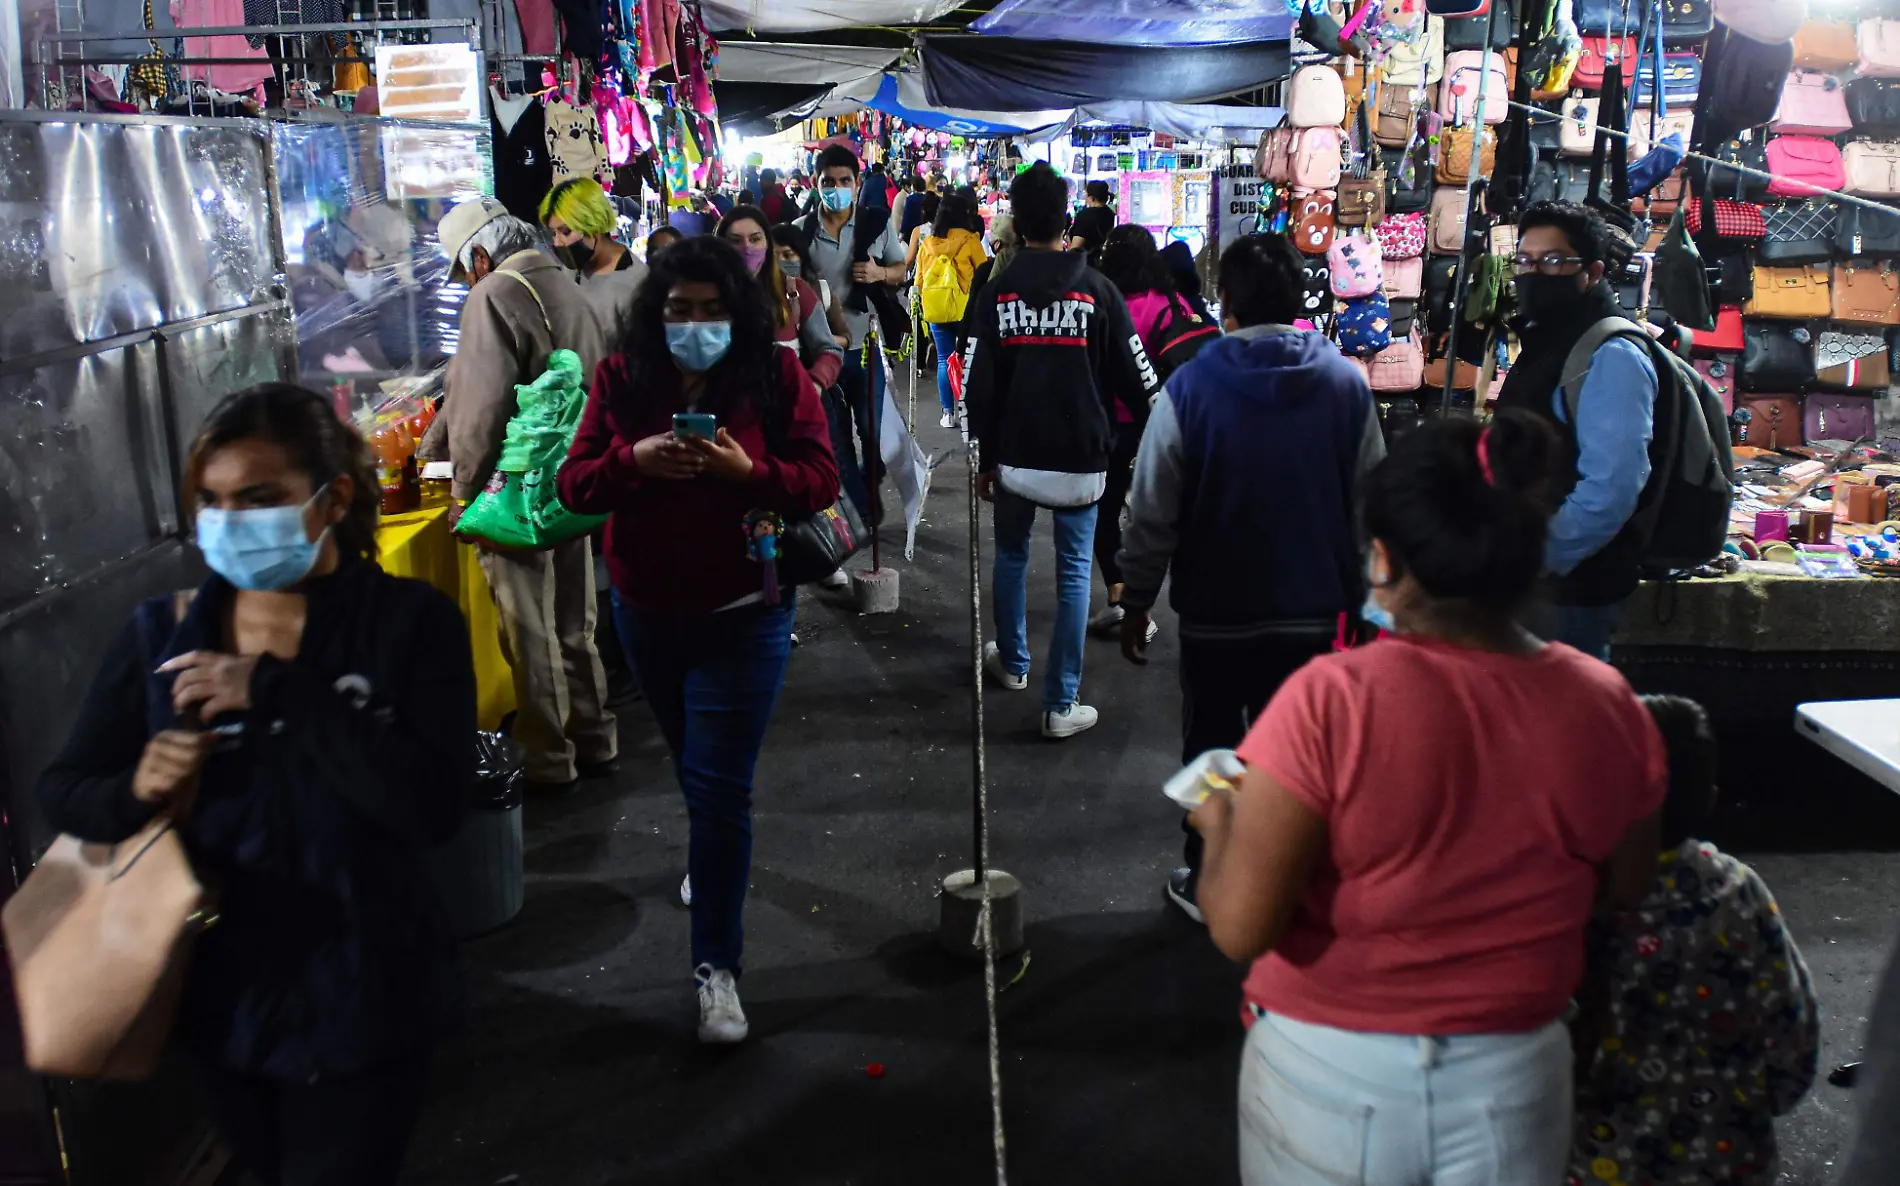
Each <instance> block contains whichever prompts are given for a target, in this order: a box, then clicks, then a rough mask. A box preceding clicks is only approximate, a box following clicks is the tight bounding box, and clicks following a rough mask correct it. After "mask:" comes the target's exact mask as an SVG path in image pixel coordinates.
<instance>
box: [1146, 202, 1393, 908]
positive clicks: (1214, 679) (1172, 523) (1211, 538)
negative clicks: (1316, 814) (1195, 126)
mask: <svg viewBox="0 0 1900 1186" xmlns="http://www.w3.org/2000/svg"><path fill="white" fill-rule="evenodd" d="M1302 293H1303V288H1302V284H1301V265H1300V257H1299V254H1298V253H1297V252H1295V251H1294V249H1293V246H1292V244H1290V243H1288V242H1287V240H1286V237H1285V236H1283V235H1271V234H1269V235H1251V236H1248V237H1246V238H1243V239H1240V240H1238V241H1236V242H1235V243H1234V245H1233V246H1231V247H1229V248H1228V249H1227V250H1226V252H1225V253H1223V254H1222V256H1221V261H1220V301H1221V313H1222V323H1223V326H1224V328H1225V329H1226V330H1227V334H1226V336H1225V337H1222V338H1220V339H1219V340H1217V341H1214V342H1211V343H1209V344H1208V345H1207V346H1206V347H1205V348H1203V349H1202V350H1201V352H1200V353H1199V354H1197V355H1196V356H1195V357H1194V358H1193V359H1191V360H1189V361H1188V362H1187V363H1186V364H1185V365H1184V366H1182V367H1181V369H1179V370H1177V371H1176V372H1174V374H1173V375H1171V376H1169V378H1168V383H1167V386H1166V387H1165V388H1164V389H1163V390H1162V392H1161V394H1160V396H1159V397H1157V399H1156V400H1155V404H1154V408H1153V410H1152V411H1151V412H1150V413H1149V416H1148V426H1147V429H1146V431H1145V432H1144V433H1143V434H1142V438H1141V449H1140V452H1139V453H1138V454H1137V456H1136V462H1135V484H1134V488H1133V489H1132V490H1131V491H1130V492H1129V496H1128V513H1129V524H1128V527H1127V529H1126V530H1125V531H1124V532H1123V534H1122V547H1121V552H1120V553H1119V555H1118V557H1117V559H1118V560H1119V562H1120V564H1121V567H1122V580H1123V582H1124V588H1123V591H1122V606H1123V608H1124V609H1126V611H1127V617H1125V618H1124V619H1123V620H1122V653H1123V654H1124V655H1126V656H1127V657H1128V658H1129V659H1130V660H1131V661H1132V662H1135V663H1138V664H1139V663H1146V662H1147V661H1148V660H1147V657H1146V654H1145V652H1146V651H1147V646H1148V641H1147V640H1148V622H1149V618H1150V610H1151V609H1152V608H1153V606H1154V603H1155V599H1156V597H1158V596H1159V595H1160V592H1161V582H1162V580H1163V578H1165V577H1167V576H1168V575H1169V570H1170V569H1172V570H1173V583H1172V586H1171V590H1170V593H1169V603H1170V604H1171V605H1173V607H1174V610H1175V612H1176V613H1178V614H1179V615H1180V617H1181V626H1180V632H1181V701H1182V703H1181V760H1182V762H1183V763H1187V762H1191V761H1193V760H1194V759H1195V758H1197V757H1199V756H1200V755H1201V754H1202V753H1204V752H1206V751H1207V750H1210V749H1220V748H1225V747H1232V746H1236V745H1238V744H1240V741H1241V739H1242V738H1243V737H1245V736H1246V733H1247V728H1248V726H1249V725H1250V724H1252V722H1253V720H1254V718H1255V717H1257V716H1259V715H1260V712H1261V710H1262V709H1264V708H1265V707H1266V704H1267V701H1268V700H1270V699H1272V697H1273V694H1274V692H1275V691H1277V690H1278V689H1279V687H1280V684H1281V683H1282V682H1283V681H1284V680H1285V679H1286V678H1287V676H1289V675H1291V674H1293V672H1295V671H1297V670H1298V669H1299V668H1300V667H1301V666H1302V665H1304V664H1305V663H1306V661H1307V660H1308V659H1311V658H1313V657H1314V656H1316V655H1322V654H1325V653H1326V652H1327V651H1328V650H1329V649H1330V648H1331V646H1332V644H1333V640H1334V639H1335V638H1336V637H1337V635H1338V631H1339V628H1340V624H1341V622H1340V615H1342V614H1349V613H1356V612H1357V611H1358V609H1359V607H1360V605H1361V604H1362V603H1363V601H1364V600H1365V595H1366V587H1365V556H1364V541H1363V540H1362V539H1361V537H1360V531H1359V526H1358V524H1359V508H1358V503H1359V493H1360V486H1361V482H1362V480H1363V479H1364V477H1365V475H1366V474H1367V473H1368V472H1369V471H1370V470H1371V469H1372V467H1373V466H1374V465H1376V464H1378V462H1379V461H1380V460H1381V459H1382V458H1384V456H1385V438H1384V437H1383V436H1382V435H1381V434H1380V432H1379V418H1378V415H1377V414H1376V412H1375V410H1374V408H1373V403H1372V391H1371V389H1370V388H1369V387H1367V386H1366V380H1365V377H1364V375H1362V374H1361V372H1360V371H1359V368H1358V367H1355V366H1354V365H1353V364H1352V363H1350V362H1348V361H1347V360H1346V359H1345V358H1344V357H1343V356H1342V355H1341V354H1340V353H1339V349H1338V347H1336V346H1334V345H1333V344H1332V343H1331V342H1329V341H1327V340H1326V339H1325V338H1324V337H1321V336H1320V335H1319V334H1316V333H1311V332H1308V331H1305V330H1299V329H1295V328H1293V320H1294V318H1295V317H1297V316H1299V312H1300V302H1301V298H1302ZM1183 826H1184V827H1185V824H1184V825H1183ZM1187 836H1188V839H1187V846H1186V856H1187V865H1186V867H1184V868H1181V869H1177V870H1175V871H1174V873H1173V875H1172V876H1171V877H1169V879H1168V896H1169V898H1171V899H1172V900H1173V901H1174V902H1175V903H1176V904H1177V905H1179V906H1180V907H1181V909H1183V910H1185V911H1186V912H1187V913H1188V915H1189V916H1190V917H1192V918H1193V919H1194V920H1195V921H1196V922H1199V921H1200V920H1201V911H1200V907H1199V906H1198V905H1197V904H1196V902H1195V894H1196V890H1197V885H1198V881H1199V875H1200V857H1201V838H1200V835H1199V833H1196V832H1194V831H1193V830H1192V829H1187Z"/></svg>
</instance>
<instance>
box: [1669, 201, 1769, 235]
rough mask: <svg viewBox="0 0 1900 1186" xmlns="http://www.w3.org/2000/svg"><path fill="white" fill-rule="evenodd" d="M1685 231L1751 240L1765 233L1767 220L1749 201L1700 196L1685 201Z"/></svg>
mask: <svg viewBox="0 0 1900 1186" xmlns="http://www.w3.org/2000/svg"><path fill="white" fill-rule="evenodd" d="M1686 223H1687V225H1688V228H1689V233H1690V234H1692V235H1697V236H1702V235H1704V233H1705V232H1706V233H1707V235H1708V236H1709V237H1711V238H1716V239H1727V240H1732V241H1735V242H1739V243H1753V242H1755V241H1756V240H1758V239H1760V238H1761V237H1762V236H1763V235H1765V234H1767V233H1768V220H1767V218H1766V216H1764V215H1763V213H1762V208H1761V207H1760V206H1757V205H1755V203H1753V202H1734V201H1730V200H1729V199H1727V198H1703V199H1700V200H1696V201H1691V202H1689V204H1688V215H1687V218H1686Z"/></svg>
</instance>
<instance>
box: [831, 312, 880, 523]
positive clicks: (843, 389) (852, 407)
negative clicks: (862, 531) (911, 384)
mask: <svg viewBox="0 0 1900 1186" xmlns="http://www.w3.org/2000/svg"><path fill="white" fill-rule="evenodd" d="M866 343H867V346H866V347H861V348H858V349H850V348H846V350H845V352H844V366H843V367H841V368H839V371H838V384H837V386H836V387H834V388H832V389H831V391H829V392H827V393H826V396H825V413H826V415H827V416H828V417H829V419H830V421H831V452H832V454H833V455H834V456H835V457H836V458H837V461H838V484H839V485H840V486H842V487H844V494H845V497H846V498H849V499H850V500H851V505H852V506H854V507H857V508H858V514H860V515H862V516H863V517H864V521H865V523H866V524H867V525H868V524H869V523H871V522H872V521H873V516H874V514H875V509H874V507H875V504H874V501H873V500H874V498H875V495H876V491H877V484H878V478H879V476H880V475H881V473H882V472H883V468H884V467H883V461H882V456H883V455H882V452H881V446H880V445H879V444H878V439H877V434H876V433H873V432H872V431H871V401H873V400H876V401H877V406H878V411H879V412H880V413H882V412H883V411H884V360H883V359H882V358H880V357H878V356H877V355H876V354H875V351H877V350H879V349H881V347H880V346H878V344H877V343H876V341H875V340H874V339H869V338H867V339H866ZM867 349H868V350H869V351H871V352H873V353H872V359H871V363H870V365H869V366H866V365H865V362H864V355H865V353H866V351H867ZM854 424H855V425H856V427H857V442H853V440H852V438H851V429H852V426H853V425H854ZM858 443H862V444H863V446H864V452H863V454H862V456H860V454H859V452H858Z"/></svg>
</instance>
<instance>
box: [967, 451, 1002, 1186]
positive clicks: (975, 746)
mask: <svg viewBox="0 0 1900 1186" xmlns="http://www.w3.org/2000/svg"><path fill="white" fill-rule="evenodd" d="M981 449H982V446H981V445H979V444H978V443H977V442H976V441H974V440H972V441H970V442H968V443H967V444H966V445H965V447H964V453H965V456H966V457H967V458H968V459H969V467H970V675H971V677H972V681H973V682H972V685H971V686H972V687H973V688H974V691H973V692H972V693H971V696H970V705H971V714H970V715H971V736H970V769H971V773H972V775H973V776H974V777H975V779H976V829H975V830H976V837H975V840H976V854H975V855H976V860H975V864H976V870H975V872H976V880H977V884H978V885H980V886H982V888H983V904H982V906H981V907H979V909H978V912H977V916H976V929H977V940H978V942H980V943H981V944H982V945H983V1008H984V1014H985V1018H986V1021H987V1023H988V1027H989V1058H990V1136H991V1139H992V1141H993V1143H994V1144H995V1147H996V1186H1009V1170H1008V1166H1007V1156H1006V1154H1007V1150H1006V1147H1005V1144H1004V1141H1003V1056H1002V1041H1001V1037H1000V1034H999V1031H998V1026H997V1018H996V929H995V926H994V924H993V921H992V920H993V915H992V914H991V902H990V789H989V774H988V771H987V770H986V768H985V762H984V758H985V754H984V748H983V540H982V536H981V532H982V523H983V520H982V516H981V515H980V514H978V507H979V505H980V504H979V503H978V502H977V497H976V474H977V463H978V461H979V460H980V456H979V455H980V452H981Z"/></svg>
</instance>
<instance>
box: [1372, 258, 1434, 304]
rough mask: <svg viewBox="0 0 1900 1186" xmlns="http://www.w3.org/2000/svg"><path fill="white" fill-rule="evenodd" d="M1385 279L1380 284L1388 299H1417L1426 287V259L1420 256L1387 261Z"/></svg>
mask: <svg viewBox="0 0 1900 1186" xmlns="http://www.w3.org/2000/svg"><path fill="white" fill-rule="evenodd" d="M1384 271H1385V279H1384V281H1383V282H1382V283H1381V285H1380V289H1381V291H1383V292H1384V293H1385V299H1386V300H1388V301H1415V300H1417V299H1418V298H1419V294H1420V293H1421V292H1423V291H1424V288H1425V261H1424V259H1422V258H1421V257H1419V256H1416V255H1414V256H1412V257H1410V258H1409V259H1390V260H1387V261H1385V269H1384Z"/></svg>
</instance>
